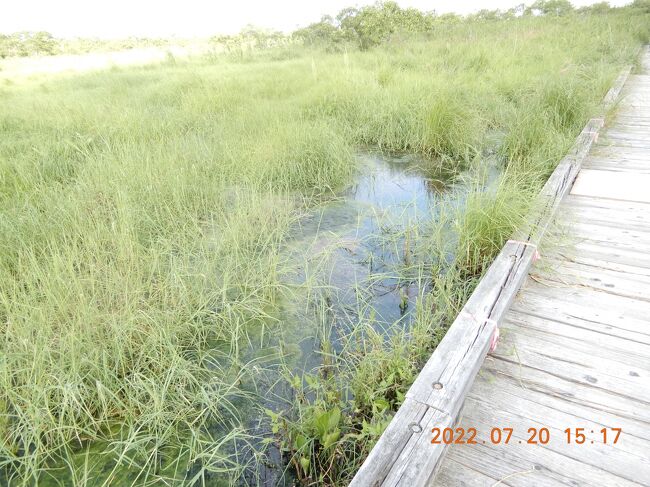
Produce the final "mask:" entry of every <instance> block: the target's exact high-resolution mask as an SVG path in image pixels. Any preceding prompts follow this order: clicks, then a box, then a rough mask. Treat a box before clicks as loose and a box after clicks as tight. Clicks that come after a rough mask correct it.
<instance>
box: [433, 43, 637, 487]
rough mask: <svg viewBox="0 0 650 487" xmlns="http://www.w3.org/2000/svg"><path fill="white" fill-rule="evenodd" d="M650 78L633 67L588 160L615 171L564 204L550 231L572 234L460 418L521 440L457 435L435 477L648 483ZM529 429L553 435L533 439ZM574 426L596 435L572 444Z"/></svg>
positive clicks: (526, 297) (546, 258) (482, 482)
mask: <svg viewBox="0 0 650 487" xmlns="http://www.w3.org/2000/svg"><path fill="white" fill-rule="evenodd" d="M643 64H644V66H646V69H648V67H650V54H649V53H648V52H647V51H646V53H645V55H644V63H643ZM649 83H650V75H648V74H641V75H632V76H630V77H629V80H628V83H627V84H626V86H625V88H624V90H623V100H622V102H621V103H620V104H619V105H618V106H617V111H616V114H615V116H614V119H613V122H611V123H609V124H608V126H607V128H605V129H603V134H602V136H601V137H599V140H598V141H597V142H596V143H595V144H594V145H593V146H592V147H591V149H590V153H589V155H588V156H587V158H586V159H585V163H584V167H585V168H588V169H589V170H596V171H597V172H599V173H601V171H602V173H606V174H605V175H604V176H607V177H603V174H602V173H601V174H599V177H602V179H601V180H599V181H598V186H599V187H598V188H595V189H594V188H592V189H593V190H589V191H582V190H580V188H579V187H578V190H574V191H572V192H571V194H570V195H568V196H566V197H565V198H564V199H563V200H562V202H561V203H560V211H559V222H558V224H557V225H554V229H553V231H555V232H558V233H562V234H564V235H565V237H567V241H564V242H562V243H561V244H560V245H554V246H553V247H552V248H551V249H550V250H549V251H548V252H545V253H544V254H543V255H542V260H541V261H540V262H538V263H537V264H536V265H535V266H534V268H533V269H532V270H531V273H530V276H529V277H528V279H527V280H526V283H525V284H524V286H523V287H522V290H521V291H520V293H519V295H518V296H517V298H516V299H515V301H514V302H513V303H512V305H511V306H510V310H509V311H508V312H507V313H506V315H505V317H504V320H503V322H502V325H501V327H500V328H501V331H502V337H503V339H502V341H501V342H500V345H499V347H498V349H497V350H496V351H495V353H493V354H491V355H489V357H488V359H487V360H486V361H485V362H484V364H483V366H482V368H481V370H480V372H479V375H478V377H477V379H476V380H475V381H474V383H473V385H472V388H471V389H470V391H469V392H468V394H467V400H466V402H465V407H464V409H463V417H462V419H461V421H460V426H461V427H464V428H469V427H474V428H477V429H478V430H479V435H480V432H481V431H483V432H488V434H489V431H490V429H491V428H493V427H495V426H496V427H499V426H500V427H504V426H506V427H511V428H514V429H515V433H514V434H513V437H516V441H515V442H514V443H512V442H511V444H508V445H503V444H501V445H494V444H491V443H490V442H487V443H485V444H483V443H479V444H477V445H452V446H451V447H450V448H449V451H448V452H447V454H446V458H445V460H444V461H443V464H442V467H441V469H440V473H439V475H438V476H437V478H436V480H435V484H436V485H445V486H452V485H472V486H477V487H483V486H489V487H492V486H495V485H510V486H525V487H528V486H539V485H541V486H544V485H549V486H551V485H565V486H566V485H574V486H614V485H616V486H639V485H646V486H647V485H650V455H648V452H650V224H649V223H650V201H646V199H647V195H650V188H648V189H647V190H646V189H645V187H647V184H642V183H644V182H646V183H647V181H646V179H647V178H648V175H649V174H650V97H649V96H648V92H647V86H648V84H649ZM583 175H585V176H586V177H585V180H586V179H588V178H589V173H588V172H587V173H583ZM592 175H593V173H592ZM580 177H581V176H578V178H580ZM617 181H618V183H621V186H619V187H612V186H616V184H617ZM630 181H635V182H634V183H632V182H630ZM624 182H625V183H626V184H623V183H624ZM635 188H636V189H635ZM613 191H614V192H615V193H616V194H615V196H616V199H612V192H613ZM530 427H537V428H540V427H547V428H548V429H549V430H550V434H551V441H550V442H549V443H548V444H546V445H529V444H526V443H525V437H526V432H527V429H528V428H530ZM576 427H582V428H585V432H586V433H587V438H588V441H587V443H586V444H584V445H576V444H568V443H567V441H566V434H565V433H564V430H565V429H566V428H576ZM603 427H610V428H611V427H619V428H622V431H623V433H622V435H621V438H620V439H619V442H618V443H617V444H611V443H610V444H605V443H603V442H602V440H600V441H599V439H598V437H597V433H598V432H599V431H600V429H601V428H603ZM592 431H593V432H595V433H591V432H592ZM483 435H484V437H485V433H483ZM519 440H523V442H522V443H519ZM591 441H593V443H591Z"/></svg>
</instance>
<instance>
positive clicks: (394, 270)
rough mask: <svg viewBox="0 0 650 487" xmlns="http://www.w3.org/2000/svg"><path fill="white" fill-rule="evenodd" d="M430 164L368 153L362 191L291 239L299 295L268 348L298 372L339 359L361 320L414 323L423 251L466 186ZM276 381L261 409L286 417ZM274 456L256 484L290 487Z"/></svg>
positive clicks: (382, 324) (308, 221) (354, 190)
mask: <svg viewBox="0 0 650 487" xmlns="http://www.w3.org/2000/svg"><path fill="white" fill-rule="evenodd" d="M430 165H431V163H430V162H427V161H423V160H420V159H418V158H416V157H413V156H386V155H380V154H372V153H364V154H360V155H359V167H360V170H359V173H358V176H357V178H356V180H355V183H354V184H353V185H352V186H351V187H350V188H348V189H347V190H346V191H345V192H343V193H342V194H340V195H338V196H337V197H335V198H331V199H330V200H328V201H325V202H323V203H322V204H321V205H320V206H319V207H317V208H314V209H312V210H311V211H310V212H309V213H308V214H307V215H306V216H305V217H304V218H302V219H301V220H300V222H299V224H297V225H296V227H295V228H294V229H293V231H292V232H291V235H290V237H289V239H288V243H287V247H286V254H287V259H288V260H289V262H291V263H292V267H293V268H294V272H293V273H292V274H291V275H290V276H289V277H288V279H287V280H288V284H289V285H291V286H292V287H293V288H294V290H295V293H294V294H293V295H292V297H291V298H290V299H287V300H286V302H284V303H283V306H282V307H283V310H282V317H281V322H282V326H280V327H279V334H278V336H277V337H276V339H275V340H270V342H269V343H268V348H267V347H262V348H265V349H266V351H267V352H268V351H269V350H270V349H271V348H273V347H274V346H275V347H277V348H278V355H281V356H282V360H283V362H284V364H285V366H286V368H287V369H289V370H291V371H292V373H294V374H298V375H300V374H301V373H305V372H312V371H313V370H315V369H316V368H318V367H319V366H322V365H323V356H324V355H327V354H328V353H333V354H336V353H338V352H339V351H340V349H341V347H342V346H343V345H342V343H341V337H344V336H346V335H347V334H349V333H350V332H351V331H352V330H353V329H354V327H355V325H358V324H359V323H361V322H364V323H369V322H370V323H372V326H373V327H374V328H375V329H376V330H377V331H380V332H381V333H383V334H387V335H388V334H390V333H391V331H393V330H396V329H405V328H408V327H409V326H410V324H411V323H412V320H413V319H414V314H413V311H414V310H415V304H416V301H417V300H418V298H419V297H421V296H422V295H423V294H424V293H426V292H427V291H428V289H429V283H430V279H431V276H428V275H426V273H422V272H418V271H417V269H418V266H417V263H415V262H413V261H414V259H415V256H414V253H415V252H414V247H415V246H416V245H418V244H420V243H421V242H420V241H421V240H422V239H425V238H426V234H425V233H424V232H426V229H427V225H428V224H429V223H430V222H431V221H432V220H435V218H436V215H437V212H439V211H440V208H441V206H443V202H444V203H445V204H454V203H458V202H460V201H457V200H460V199H462V198H463V196H464V192H463V191H462V184H460V185H459V184H457V183H454V182H453V177H452V175H451V174H441V173H439V172H438V173H436V174H435V175H432V174H433V171H431V169H430ZM450 238H452V236H451V235H450ZM256 354H263V352H262V349H260V348H258V349H257V350H255V351H254V352H253V355H256ZM258 356H259V355H258ZM272 376H273V374H271V376H270V377H272ZM267 380H269V382H267V383H266V384H265V385H261V384H258V386H259V389H260V390H263V391H265V392H264V393H263V394H262V398H261V402H262V403H263V405H264V407H266V408H270V409H274V410H278V409H283V407H286V406H287V404H288V401H290V400H291V399H292V397H291V388H290V387H287V385H286V384H284V383H283V382H282V381H277V382H274V381H273V379H272V378H271V379H268V378H267ZM252 427H253V429H254V430H255V433H256V435H260V436H266V437H269V436H270V434H269V431H268V426H267V425H265V424H264V423H263V422H262V423H259V422H257V424H255V425H253V426H252ZM268 453H269V457H270V462H269V463H268V464H267V465H265V466H264V467H263V468H262V471H260V472H258V474H259V475H260V477H261V479H256V481H255V483H257V482H260V483H262V484H263V485H267V486H271V485H289V484H291V481H292V479H291V478H289V477H290V476H289V474H287V473H286V472H284V467H283V466H282V461H281V458H280V455H279V452H278V451H277V450H275V449H273V448H272V449H271V451H269V452H268Z"/></svg>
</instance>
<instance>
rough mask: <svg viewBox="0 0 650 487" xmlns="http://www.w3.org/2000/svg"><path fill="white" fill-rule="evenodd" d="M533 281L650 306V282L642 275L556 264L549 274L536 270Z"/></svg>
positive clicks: (561, 263) (569, 263)
mask: <svg viewBox="0 0 650 487" xmlns="http://www.w3.org/2000/svg"><path fill="white" fill-rule="evenodd" d="M532 277H533V278H535V279H538V280H541V281H542V282H552V283H556V284H557V285H560V286H563V287H576V286H578V287H586V288H592V289H597V290H599V291H602V292H605V293H608V294H614V295H616V296H624V297H628V298H633V299H636V300H638V301H645V302H647V303H650V279H649V278H648V277H647V276H642V275H638V274H636V275H633V276H632V275H627V274H624V273H620V272H616V271H611V270H606V269H593V268H592V267H590V266H586V265H583V264H580V263H574V262H567V261H555V262H554V265H553V266H552V267H551V268H549V269H548V270H546V271H542V270H541V269H540V268H538V269H536V271H535V273H533V274H532Z"/></svg>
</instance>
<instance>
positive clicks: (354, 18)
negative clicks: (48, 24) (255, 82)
mask: <svg viewBox="0 0 650 487" xmlns="http://www.w3.org/2000/svg"><path fill="white" fill-rule="evenodd" d="M621 8H625V9H637V10H639V11H641V12H646V13H650V0H634V1H633V2H632V3H631V4H630V5H629V6H628V7H621ZM612 9H613V7H611V6H610V5H609V3H607V2H598V3H594V4H593V5H589V6H585V7H580V8H578V9H575V8H574V7H573V5H571V3H570V2H569V0H535V2H533V3H532V4H530V5H526V4H525V3H521V4H519V5H517V6H515V7H513V8H510V9H508V10H487V9H484V10H480V11H478V12H476V13H474V14H471V15H467V16H465V17H462V16H460V15H456V14H450V13H448V14H443V15H438V14H436V12H434V11H430V12H422V11H420V10H417V9H415V8H401V7H400V6H399V5H398V4H397V3H396V2H395V1H392V0H391V1H379V2H377V3H375V4H374V5H368V6H365V7H359V8H355V7H348V8H344V9H343V10H341V11H340V12H339V13H338V14H337V15H336V16H334V17H332V16H330V15H326V16H324V17H323V18H322V19H321V20H320V21H319V22H315V23H313V24H311V25H308V26H307V27H304V28H302V29H298V30H296V31H295V32H293V33H292V34H290V35H285V34H283V33H281V32H278V31H273V30H269V29H260V28H257V27H254V26H250V25H249V26H246V27H245V28H244V29H242V31H241V32H240V33H239V34H237V35H229V36H226V35H221V36H214V37H212V38H211V39H210V42H211V43H212V44H214V45H219V46H220V47H221V49H222V50H225V51H232V50H242V49H245V48H255V49H265V48H272V47H277V46H281V45H286V44H290V43H294V42H297V43H300V44H304V45H308V46H327V47H331V48H336V47H337V46H341V45H349V44H353V45H356V46H358V47H359V48H360V49H369V48H371V47H373V46H376V45H378V44H381V43H382V42H385V41H387V40H388V39H390V38H392V37H393V36H395V35H397V34H417V33H425V32H431V31H434V30H435V29H436V26H438V25H441V24H453V23H458V22H462V21H468V22H490V21H500V20H509V19H514V18H516V17H522V16H527V15H536V16H537V15H545V16H558V17H560V16H566V15H574V14H575V15H594V14H595V15H598V14H604V13H607V12H609V11H610V10H612ZM619 9H620V8H619ZM617 10H618V9H617ZM174 43H175V44H177V43H179V41H174ZM166 45H170V41H169V40H164V39H143V38H129V39H124V40H117V41H106V40H99V39H81V38H79V39H57V38H55V37H54V36H52V34H50V33H48V32H17V33H13V34H8V35H5V34H0V58H5V57H19V56H34V55H40V56H47V55H53V54H62V53H84V52H94V51H108V50H121V49H131V48H135V47H151V46H158V47H162V46H166Z"/></svg>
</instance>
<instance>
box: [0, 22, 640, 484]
mask: <svg viewBox="0 0 650 487" xmlns="http://www.w3.org/2000/svg"><path fill="white" fill-rule="evenodd" d="M649 24H650V23H649V22H648V18H647V15H646V16H643V15H636V16H632V15H631V14H628V13H612V14H608V15H602V16H592V17H575V18H573V17H571V18H566V19H546V18H526V19H518V20H511V21H504V22H489V23H465V24H460V25H457V26H446V27H444V26H441V28H440V31H439V32H434V33H433V34H431V36H430V37H429V38H426V39H415V40H410V41H408V42H405V41H395V42H394V43H389V44H387V45H385V46H382V47H379V48H376V49H375V50H371V51H368V52H350V53H347V52H346V53H345V54H344V55H340V54H326V53H320V52H315V53H314V52H301V51H297V52H296V53H295V56H291V57H290V58H289V59H284V60H282V59H281V60H277V61H275V60H272V59H270V58H265V57H264V56H260V57H256V58H255V59H247V60H243V61H245V62H236V61H232V60H227V59H221V58H217V59H214V58H212V59H207V60H193V61H188V62H180V61H179V62H176V63H174V64H168V65H161V66H148V67H142V68H128V69H124V70H119V69H114V70H111V71H108V72H101V73H93V74H86V75H83V76H77V77H74V78H65V77H62V78H56V79H44V78H34V79H30V80H26V81H24V82H22V83H8V82H5V85H4V86H3V87H2V92H1V95H0V96H1V97H0V165H1V167H0V169H1V172H0V212H1V216H2V217H1V219H0V255H2V260H1V261H0V331H1V332H2V336H3V343H2V357H1V358H0V467H1V468H2V472H3V473H2V475H3V480H2V481H3V482H5V483H11V484H15V485H20V484H25V485H27V484H29V485H31V484H35V483H38V482H43V481H45V480H46V479H47V478H48V477H52V478H59V479H60V478H67V479H70V482H73V483H75V484H77V485H87V484H89V483H90V481H91V480H90V479H92V478H95V477H97V478H100V479H101V480H100V481H99V482H100V483H103V484H105V485H115V484H116V483H123V484H137V485H144V484H147V483H152V484H153V483H157V482H165V483H167V484H175V483H176V484H200V483H202V482H205V481H206V479H207V478H212V477H209V476H210V475H211V474H214V475H216V478H218V479H219V481H223V482H229V483H234V482H236V481H237V480H238V479H240V478H241V475H242V472H243V470H244V469H245V468H246V467H247V464H250V463H255V462H258V461H259V459H258V457H257V456H256V454H254V453H248V454H247V453H245V452H246V451H250V450H252V447H249V446H247V445H249V440H250V438H249V436H248V432H247V431H245V428H244V424H245V422H244V420H245V418H242V413H241V412H240V408H239V406H238V405H239V404H240V402H241V400H242V398H243V397H244V396H246V395H247V394H248V392H246V388H244V387H243V385H242V384H244V383H247V382H254V381H255V380H256V377H255V374H254V373H253V372H254V368H251V367H247V366H246V362H245V361H246V359H245V356H244V355H245V354H244V352H243V349H244V348H246V344H247V343H248V342H251V341H252V340H253V339H257V338H258V335H259V334H260V333H264V330H267V329H273V327H277V326H279V325H278V318H277V316H278V309H279V304H280V303H281V302H282V299H283V296H285V295H286V283H285V282H284V281H283V278H282V276H283V274H284V272H285V270H286V268H287V266H288V265H289V264H288V263H287V262H286V260H285V257H284V254H283V242H284V240H285V238H286V236H287V232H288V231H289V229H290V228H291V226H292V224H293V223H294V222H295V221H296V220H297V219H298V218H299V217H300V215H301V212H302V211H303V209H304V208H305V205H306V204H307V205H308V204H309V200H310V197H312V196H318V195H322V194H329V193H332V192H335V191H337V190H338V189H340V188H342V187H344V186H345V185H346V184H349V182H350V181H351V178H352V176H353V174H354V172H355V171H356V170H357V169H356V166H355V160H354V157H353V154H354V150H355V148H357V147H360V146H373V147H379V148H380V149H382V150H387V151H409V152H414V153H419V154H422V155H426V156H429V157H432V158H435V160H436V161H437V162H436V163H435V164H433V165H435V166H437V165H445V166H448V167H460V166H463V167H473V166H478V167H480V166H482V165H483V164H484V160H485V158H486V157H487V156H488V155H492V156H494V157H497V158H498V161H499V164H501V165H502V168H503V172H502V174H501V176H499V178H498V181H497V182H496V183H495V184H490V185H489V188H490V189H489V190H485V189H484V188H485V185H484V184H480V183H477V184H476V187H475V188H476V189H475V190H473V191H471V192H470V194H469V195H468V196H467V198H466V204H465V205H463V207H462V208H460V209H459V208H451V209H449V211H447V212H441V213H440V214H439V215H438V221H436V222H432V227H431V228H429V229H428V233H427V232H418V235H419V237H417V238H412V237H409V238H410V240H409V244H408V249H407V250H405V251H404V253H405V256H406V257H405V259H404V262H405V264H404V268H403V269H401V272H404V273H407V274H409V275H414V274H415V275H420V276H425V275H426V276H429V278H430V279H431V282H432V284H431V289H430V292H428V293H423V294H422V296H421V299H420V300H419V304H418V307H417V311H416V319H415V322H414V325H413V326H412V328H411V329H409V330H402V331H395V332H394V333H392V335H391V338H389V339H387V338H386V335H385V334H381V333H377V332H376V331H374V328H373V326H372V323H371V321H372V320H371V319H370V322H363V321H362V322H360V323H357V324H356V325H357V326H355V327H354V331H353V332H352V333H351V334H350V336H347V337H346V338H345V347H344V348H343V349H342V350H341V351H340V352H336V353H335V352H333V351H331V350H329V349H326V351H327V357H328V358H327V360H326V361H325V364H326V367H324V368H323V369H322V370H320V371H315V372H314V373H313V374H311V375H307V376H305V377H304V378H298V379H292V380H291V384H293V385H294V388H295V390H296V400H295V401H294V402H293V404H292V405H291V407H290V408H288V409H287V410H285V411H275V412H272V413H271V414H272V419H273V423H274V428H275V431H276V432H277V433H278V434H280V433H282V434H283V436H282V448H283V449H284V450H285V451H286V452H287V453H288V454H289V457H290V458H291V464H292V465H293V466H294V470H295V471H296V472H297V474H298V476H299V477H300V478H301V479H302V480H303V481H304V482H305V483H314V482H316V483H326V484H343V483H345V482H346V481H347V480H349V479H350V477H351V475H353V473H354V471H355V468H356V467H357V466H358V464H359V462H360V461H361V460H362V459H363V457H364V455H365V454H367V452H368V451H369V448H370V447H371V446H372V444H373V442H374V441H376V439H377V438H378V435H379V434H380V433H381V431H382V430H383V428H384V427H385V425H386V423H387V421H388V419H389V417H390V412H391V411H392V410H394V409H396V408H397V407H398V406H399V404H400V403H401V401H402V399H403V394H404V392H405V390H406V388H407V387H408V385H409V384H410V382H411V381H412V380H413V378H414V377H415V374H416V373H417V370H418V367H419V364H420V363H421V362H422V360H423V359H424V358H425V357H426V356H427V355H428V354H429V353H430V351H431V350H432V349H433V348H435V345H436V344H437V342H438V341H439V340H440V339H441V337H442V336H443V335H444V330H445V326H446V325H447V324H448V323H449V322H450V319H451V318H452V317H453V315H454V312H455V311H457V310H458V309H459V307H460V306H461V305H462V303H463V301H464V299H465V298H466V296H468V295H469V293H470V292H471V289H472V286H473V284H474V283H475V282H476V280H477V279H478V277H479V276H480V273H481V272H482V270H483V269H484V268H485V266H486V265H487V264H488V263H489V262H490V260H491V259H492V258H493V256H494V255H495V253H496V252H497V251H498V249H499V248H500V247H501V245H502V243H503V241H504V240H505V239H507V238H508V237H509V235H510V234H511V233H512V231H513V229H514V228H516V226H517V225H519V224H520V223H521V221H522V219H523V218H524V215H525V213H526V210H527V207H528V205H529V204H530V202H531V200H532V196H533V195H534V194H536V192H537V191H538V189H539V187H540V185H541V184H542V183H543V181H544V180H545V178H546V177H547V176H548V174H549V173H550V172H551V171H552V169H553V167H554V164H555V163H556V162H557V161H558V160H559V158H560V157H561V155H562V154H563V153H564V152H565V151H566V149H567V148H568V147H569V145H570V143H571V141H572V139H573V138H574V137H575V136H576V135H577V133H578V132H579V130H580V128H581V126H582V125H583V124H584V123H585V121H586V119H587V118H588V116H589V115H590V114H591V113H593V110H594V108H595V107H596V105H597V103H598V102H599V100H600V99H601V98H602V96H603V94H604V93H605V91H606V90H607V87H608V86H609V84H610V82H611V81H612V80H613V79H614V77H615V76H616V74H617V73H618V70H619V69H620V67H621V66H622V65H624V64H626V63H629V62H630V61H631V60H632V58H633V55H634V52H635V50H636V47H637V46H638V44H639V39H641V38H642V37H643V35H645V36H646V37H647V25H649ZM442 228H445V229H449V228H451V229H453V233H452V234H453V235H454V237H453V238H450V237H449V235H450V234H449V233H448V232H447V231H442V230H441V229H442ZM405 248H406V247H405ZM407 252H408V255H407ZM260 330H262V331H260ZM267 333H268V332H267ZM333 371H335V372H333ZM288 373H289V375H291V374H293V372H288ZM89 444H104V445H106V448H105V451H104V452H103V455H104V456H105V457H106V463H102V464H101V465H102V466H101V472H102V473H101V475H99V473H98V471H96V469H95V467H93V466H92V465H91V464H92V462H90V461H88V457H87V456H86V459H85V460H84V456H83V452H84V451H85V450H84V448H85V447H86V446H87V445H89ZM88 451H89V450H88ZM79 452H82V454H81V456H80V454H79ZM106 465H109V467H108V468H106ZM97 468H100V467H97ZM53 469H54V470H53ZM124 472H127V473H124ZM94 481H95V482H97V480H94ZM64 482H65V481H64Z"/></svg>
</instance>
